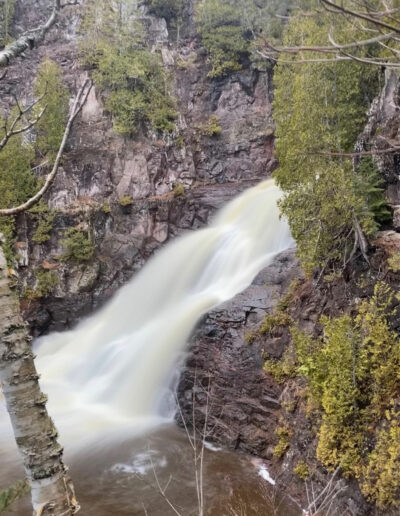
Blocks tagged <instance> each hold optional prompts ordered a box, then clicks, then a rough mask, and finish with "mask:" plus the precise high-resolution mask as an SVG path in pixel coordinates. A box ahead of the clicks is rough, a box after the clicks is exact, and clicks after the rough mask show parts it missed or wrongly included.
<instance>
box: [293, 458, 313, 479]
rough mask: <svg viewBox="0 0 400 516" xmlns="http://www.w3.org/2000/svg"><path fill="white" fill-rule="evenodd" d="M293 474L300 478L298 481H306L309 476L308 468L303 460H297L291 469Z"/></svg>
mask: <svg viewBox="0 0 400 516" xmlns="http://www.w3.org/2000/svg"><path fill="white" fill-rule="evenodd" d="M293 472H294V473H296V475H297V476H298V477H299V478H300V480H307V479H308V477H309V476H310V468H309V467H308V465H307V463H306V462H304V460H299V462H298V463H297V464H296V466H295V467H294V468H293Z"/></svg>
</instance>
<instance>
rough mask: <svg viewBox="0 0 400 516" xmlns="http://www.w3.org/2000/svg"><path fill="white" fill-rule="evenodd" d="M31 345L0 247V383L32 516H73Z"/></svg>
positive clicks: (72, 501) (75, 506)
mask: <svg viewBox="0 0 400 516" xmlns="http://www.w3.org/2000/svg"><path fill="white" fill-rule="evenodd" d="M0 242H1V240H0ZM30 340H31V339H30V337H29V334H28V331H27V328H26V325H25V323H24V321H23V320H22V317H21V314H20V308H19V301H18V298H17V296H16V294H15V293H14V292H13V290H12V285H11V281H10V278H9V275H8V268H7V263H6V260H5V258H4V254H3V252H2V249H1V245H0V384H1V387H2V390H3V394H4V398H5V401H6V405H7V410H8V413H9V415H10V419H11V423H12V426H13V430H14V436H15V440H16V443H17V446H18V449H19V451H20V453H21V455H22V458H23V463H24V467H25V472H26V475H27V478H28V480H29V483H30V486H31V490H32V491H31V494H32V505H33V509H34V512H33V514H34V516H71V515H73V514H75V513H76V512H77V511H78V510H79V506H78V503H77V501H76V499H75V494H74V488H73V485H72V481H71V479H70V478H69V476H68V474H67V468H66V466H65V465H64V463H63V458H62V457H63V448H62V446H61V445H60V444H59V443H58V441H57V430H56V428H55V426H54V424H53V422H52V420H51V418H50V417H49V415H48V413H47V409H46V401H47V396H46V395H45V394H43V393H42V392H41V390H40V386H39V382H38V379H39V376H38V374H37V371H36V368H35V364H34V355H33V353H32V350H31V346H30V344H29V343H30Z"/></svg>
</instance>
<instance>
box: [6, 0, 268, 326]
mask: <svg viewBox="0 0 400 516" xmlns="http://www.w3.org/2000/svg"><path fill="white" fill-rule="evenodd" d="M50 4H51V2H50V1H49V0H40V1H39V0H38V1H33V0H32V1H30V2H22V1H21V2H18V3H17V14H16V30H18V31H21V30H22V29H23V28H26V27H31V26H35V25H37V24H38V23H40V22H41V21H42V19H45V18H46V16H47V15H48V10H49V9H50ZM192 11H193V9H192V6H191V4H190V5H188V8H187V17H188V19H187V23H186V24H185V27H186V29H185V31H184V32H185V38H184V39H182V40H181V41H178V42H177V43H176V42H175V43H171V42H170V41H169V40H168V30H167V26H166V23H165V21H164V20H160V19H157V18H152V17H147V18H146V21H147V25H148V27H149V30H148V32H149V38H150V42H151V44H153V45H156V46H158V47H161V49H162V56H163V60H164V64H165V67H166V69H167V70H168V71H169V72H170V74H171V76H172V79H173V80H172V82H173V84H172V94H173V96H174V97H175V98H176V100H177V104H178V111H179V117H178V124H177V131H176V133H175V134H174V135H172V136H168V137H164V138H160V136H159V135H156V134H153V133H150V134H147V135H146V136H145V135H143V134H142V135H139V136H137V137H135V138H123V137H121V136H119V135H117V134H116V133H115V132H114V131H113V129H112V122H111V119H110V116H109V114H108V113H106V112H105V110H104V107H103V103H102V98H101V95H99V93H98V92H97V91H96V90H95V89H93V90H92V92H91V95H90V97H89V99H88V102H87V104H86V106H85V108H84V110H83V113H82V117H81V119H80V120H79V121H78V122H77V123H76V125H75V128H74V131H73V134H72V137H71V138H70V141H69V147H68V151H67V153H66V154H65V157H64V159H63V164H62V168H61V169H60V172H59V174H58V177H57V179H56V181H55V183H54V186H53V187H52V189H51V192H50V194H49V196H48V198H47V199H46V200H47V202H48V205H49V207H50V208H51V209H52V210H55V213H56V215H55V219H54V223H53V229H52V231H51V234H50V237H51V238H50V240H49V241H48V242H45V243H42V244H35V242H34V241H33V240H32V235H33V233H34V231H35V220H34V218H33V217H32V216H30V215H29V214H25V215H22V216H21V217H20V219H19V221H18V229H19V230H18V238H17V240H18V242H17V249H18V255H19V274H20V276H21V279H22V281H23V283H24V284H25V286H27V287H29V288H35V284H36V275H35V271H36V270H37V269H42V268H43V269H45V270H49V269H51V270H53V271H54V273H55V274H56V275H57V277H58V281H59V283H58V286H57V287H56V288H55V289H54V291H53V293H52V295H50V296H47V297H45V298H42V299H40V300H39V301H34V302H32V301H29V302H28V301H24V303H23V307H24V309H25V313H26V316H27V317H28V318H29V320H30V322H31V325H32V327H33V328H34V331H35V333H36V334H40V333H42V332H43V331H47V330H50V329H62V328H65V327H68V326H70V325H72V324H73V323H74V321H75V320H76V319H77V318H80V317H82V316H83V315H85V314H87V313H89V312H91V311H92V310H93V309H94V308H96V307H97V306H98V305H99V304H101V303H102V302H103V301H104V300H106V299H108V298H109V297H110V295H111V294H112V293H113V292H114V291H115V290H116V289H117V288H118V287H119V286H121V285H122V284H123V283H124V282H126V281H127V280H128V279H129V278H130V277H131V276H132V274H133V273H134V272H135V271H137V270H138V269H140V268H141V267H142V265H143V264H144V263H145V261H146V260H147V259H148V258H149V257H150V256H151V255H152V253H153V252H154V251H155V250H156V249H157V248H158V247H160V246H161V245H163V244H164V243H165V242H166V241H168V240H169V239H170V238H173V237H175V236H176V235H178V234H180V233H182V232H184V231H190V230H195V229H198V228H199V227H202V226H204V225H205V224H207V222H208V221H209V219H210V217H211V216H212V214H213V213H214V212H215V210H216V209H218V208H219V207H220V206H222V205H223V204H224V203H226V201H228V200H230V199H231V198H233V197H234V196H236V195H237V194H238V193H240V192H241V191H243V190H244V189H245V188H247V187H249V186H251V185H253V184H254V183H255V182H258V181H260V180H261V179H264V178H267V177H268V175H269V173H270V172H271V170H272V169H273V167H274V166H275V158H274V154H273V146H274V137H273V121H272V113H271V103H270V101H271V94H272V93H271V72H264V71H259V70H256V69H246V70H243V71H241V72H239V73H236V74H234V75H232V76H231V77H229V78H226V79H221V80H219V81H215V80H211V79H209V78H208V77H207V72H208V67H207V64H206V58H205V55H204V53H203V51H202V49H201V47H200V45H199V41H198V38H197V36H196V34H195V32H194V31H193V19H192V16H193V12H192ZM78 13H79V10H77V9H76V8H74V7H68V8H66V9H63V12H62V16H61V17H60V21H59V23H58V24H57V26H55V27H54V28H53V29H51V31H50V32H49V34H48V36H47V38H46V42H45V44H43V45H42V46H40V47H39V48H38V49H35V50H34V51H32V52H30V53H29V56H26V58H24V57H22V58H19V59H17V60H16V61H15V64H13V66H11V67H10V69H9V71H8V74H7V77H6V79H5V80H3V81H2V82H1V83H0V94H1V97H2V103H3V106H7V103H8V104H10V101H12V97H11V95H12V94H13V93H16V94H17V95H18V97H20V98H21V99H24V98H25V99H26V98H29V97H30V96H31V95H32V93H31V90H30V85H31V84H32V82H33V81H34V78H35V74H36V70H37V67H38V64H39V62H40V60H41V59H42V58H43V57H44V56H45V55H46V56H48V57H50V58H51V59H53V60H55V61H56V62H57V63H58V64H59V66H60V67H61V68H62V70H63V75H64V80H65V83H66V84H67V85H68V87H69V89H70V91H71V92H72V93H74V92H75V91H76V89H77V87H78V85H79V83H80V82H81V81H82V80H83V78H84V77H86V76H87V74H88V72H87V71H86V70H84V69H83V68H82V67H81V66H80V64H79V53H78V48H77V41H78V38H79V34H78V32H77V28H78V26H79V17H78ZM22 25H24V27H23V26H22ZM28 57H29V58H28ZM211 116H214V117H216V118H215V120H217V121H218V124H219V125H220V127H221V129H222V131H221V133H220V135H215V136H208V135H207V134H206V131H205V128H206V127H207V124H208V122H209V120H210V117H211ZM37 172H38V174H39V175H40V174H41V175H44V174H46V173H47V170H46V167H39V169H38V170H37ZM176 185H178V186H179V188H180V189H175V191H174V188H175V187H176ZM182 187H183V188H184V192H183V190H182ZM125 196H130V197H131V198H132V200H133V203H132V205H131V206H130V207H128V208H126V207H123V206H120V204H119V199H120V198H122V197H125ZM70 227H79V229H80V230H82V231H83V232H84V233H85V234H87V235H89V238H90V240H91V241H92V242H93V244H94V246H95V257H94V259H93V260H92V261H89V262H85V263H79V264H70V263H69V264H67V265H63V264H62V263H61V262H60V261H59V259H58V258H59V257H60V256H61V255H62V253H63V245H62V240H63V235H64V234H65V232H66V230H67V229H68V228H70Z"/></svg>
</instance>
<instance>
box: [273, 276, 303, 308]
mask: <svg viewBox="0 0 400 516" xmlns="http://www.w3.org/2000/svg"><path fill="white" fill-rule="evenodd" d="M300 285H301V280H300V279H299V278H296V279H294V280H293V281H292V282H291V283H290V285H289V288H288V291H287V292H286V294H285V295H284V296H282V297H281V299H279V301H278V303H277V305H276V310H277V311H278V312H287V311H288V310H289V308H290V304H291V303H292V301H293V297H294V296H295V294H296V291H297V289H298V288H299V287H300Z"/></svg>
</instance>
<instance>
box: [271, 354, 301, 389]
mask: <svg viewBox="0 0 400 516" xmlns="http://www.w3.org/2000/svg"><path fill="white" fill-rule="evenodd" d="M264 371H266V372H267V373H269V374H270V375H272V376H273V377H274V379H275V380H276V381H277V382H278V383H284V382H285V381H286V380H287V379H288V378H292V377H295V376H296V371H297V369H296V359H295V357H294V354H293V352H292V350H291V349H289V348H288V349H287V350H286V351H285V353H284V354H283V357H282V358H281V359H280V360H275V359H271V358H267V359H266V360H265V362H264Z"/></svg>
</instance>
